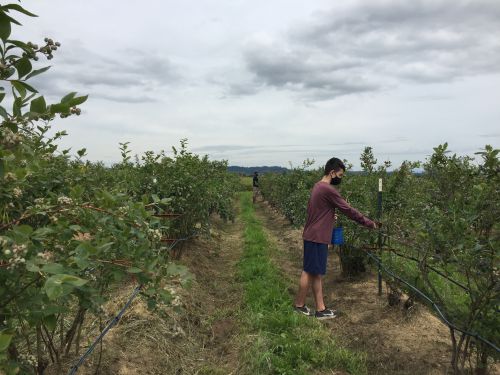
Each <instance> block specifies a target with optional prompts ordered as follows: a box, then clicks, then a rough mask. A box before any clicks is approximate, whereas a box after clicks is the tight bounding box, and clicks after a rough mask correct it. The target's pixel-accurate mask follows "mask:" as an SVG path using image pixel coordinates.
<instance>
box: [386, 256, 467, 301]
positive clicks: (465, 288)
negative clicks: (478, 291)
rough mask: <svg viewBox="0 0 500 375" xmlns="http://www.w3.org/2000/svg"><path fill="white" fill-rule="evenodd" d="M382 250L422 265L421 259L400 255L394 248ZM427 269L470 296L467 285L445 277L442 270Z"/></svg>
mask: <svg viewBox="0 0 500 375" xmlns="http://www.w3.org/2000/svg"><path fill="white" fill-rule="evenodd" d="M382 250H385V251H388V252H390V253H392V254H394V255H397V256H398V257H400V258H403V259H408V260H412V261H414V262H415V263H422V261H421V260H420V259H417V258H415V257H412V256H408V255H404V254H400V253H398V252H397V251H396V250H394V249H392V248H382ZM426 267H427V268H429V269H430V270H432V271H433V272H435V273H437V274H438V275H439V276H441V277H442V278H444V279H446V280H448V281H450V282H452V283H453V284H455V285H456V286H458V287H460V288H462V289H463V290H465V291H466V292H467V293H469V294H470V290H469V288H467V287H466V286H465V285H463V284H461V283H459V282H458V281H456V280H454V279H452V278H450V277H449V276H447V275H445V274H444V273H442V272H441V271H440V270H438V269H437V268H434V267H432V266H426Z"/></svg>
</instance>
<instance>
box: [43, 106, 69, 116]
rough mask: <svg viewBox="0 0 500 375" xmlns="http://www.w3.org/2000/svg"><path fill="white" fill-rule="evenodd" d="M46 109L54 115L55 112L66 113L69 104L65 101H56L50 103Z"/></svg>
mask: <svg viewBox="0 0 500 375" xmlns="http://www.w3.org/2000/svg"><path fill="white" fill-rule="evenodd" d="M48 109H49V111H50V113H51V114H53V115H54V114H56V113H68V112H69V109H70V106H69V105H67V104H65V103H58V104H52V105H50V106H49V108H48Z"/></svg>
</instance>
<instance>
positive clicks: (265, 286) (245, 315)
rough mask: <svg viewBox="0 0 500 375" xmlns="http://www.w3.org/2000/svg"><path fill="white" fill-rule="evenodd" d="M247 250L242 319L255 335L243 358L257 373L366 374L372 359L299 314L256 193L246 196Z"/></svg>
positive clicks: (241, 266) (242, 269)
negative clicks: (256, 203) (341, 343)
mask: <svg viewBox="0 0 500 375" xmlns="http://www.w3.org/2000/svg"><path fill="white" fill-rule="evenodd" d="M240 204H241V211H240V212H241V214H240V215H241V219H242V221H243V223H244V234H243V238H244V251H243V257H242V259H241V261H240V262H239V264H238V277H239V280H238V281H239V282H241V283H242V285H243V289H244V298H243V301H244V302H243V304H244V309H243V311H242V319H243V321H244V324H245V327H246V329H248V331H249V333H248V334H249V335H251V336H252V337H253V338H254V339H253V340H252V344H251V346H250V349H249V350H247V351H246V352H245V353H244V354H243V356H244V358H243V360H244V362H245V363H246V364H247V366H248V369H249V370H250V371H251V372H253V373H256V374H310V373H313V374H320V373H325V371H328V373H334V372H333V371H331V370H341V371H347V372H348V373H350V374H366V373H367V371H366V359H365V356H364V355H363V354H361V353H356V352H353V351H350V350H348V349H345V348H342V347H340V346H339V345H338V343H337V342H336V341H335V339H334V338H333V337H332V336H331V334H330V331H329V330H328V329H325V327H324V326H323V324H322V323H321V322H319V321H317V320H315V319H314V318H312V317H305V316H302V315H299V314H297V313H295V312H294V311H293V309H292V301H291V297H290V295H289V292H288V287H289V285H287V282H286V281H285V279H286V278H285V277H284V275H283V274H282V272H281V271H280V270H279V269H278V268H277V267H276V265H275V264H276V262H275V261H273V259H272V258H273V253H275V252H276V249H275V248H274V246H273V245H272V244H271V242H270V241H268V239H267V237H266V235H265V232H264V230H263V227H262V223H261V221H260V220H258V219H257V217H256V215H255V212H254V208H253V205H252V197H251V193H250V192H244V193H242V194H241V196H240Z"/></svg>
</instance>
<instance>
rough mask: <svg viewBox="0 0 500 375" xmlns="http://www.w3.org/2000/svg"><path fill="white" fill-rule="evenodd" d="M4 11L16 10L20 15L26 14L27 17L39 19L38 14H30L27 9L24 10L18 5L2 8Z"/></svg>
mask: <svg viewBox="0 0 500 375" xmlns="http://www.w3.org/2000/svg"><path fill="white" fill-rule="evenodd" d="M2 9H9V10H15V11H18V12H20V13H23V14H26V15H27V16H30V17H38V16H37V15H36V14H34V13H31V12H28V11H27V10H26V9H24V8H23V7H22V6H20V5H18V4H7V5H4V6H3V7H2Z"/></svg>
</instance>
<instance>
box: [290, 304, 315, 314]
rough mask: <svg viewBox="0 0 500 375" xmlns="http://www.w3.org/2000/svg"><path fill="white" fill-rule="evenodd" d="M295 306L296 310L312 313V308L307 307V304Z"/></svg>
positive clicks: (302, 312)
mask: <svg viewBox="0 0 500 375" xmlns="http://www.w3.org/2000/svg"><path fill="white" fill-rule="evenodd" d="M293 308H294V310H295V312H298V313H301V314H304V315H306V316H311V315H312V312H311V309H310V308H309V307H307V306H306V305H304V306H302V307H298V306H294V307H293Z"/></svg>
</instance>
